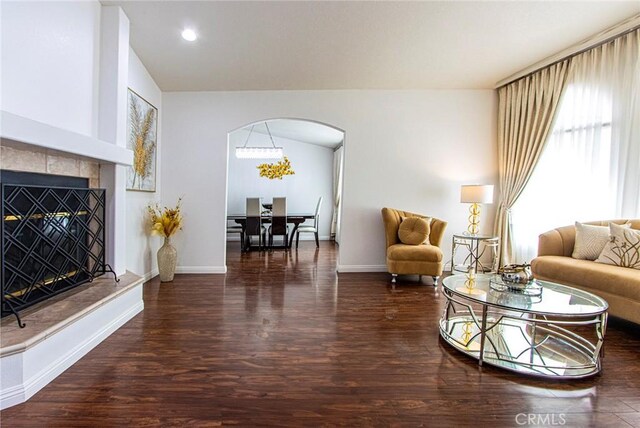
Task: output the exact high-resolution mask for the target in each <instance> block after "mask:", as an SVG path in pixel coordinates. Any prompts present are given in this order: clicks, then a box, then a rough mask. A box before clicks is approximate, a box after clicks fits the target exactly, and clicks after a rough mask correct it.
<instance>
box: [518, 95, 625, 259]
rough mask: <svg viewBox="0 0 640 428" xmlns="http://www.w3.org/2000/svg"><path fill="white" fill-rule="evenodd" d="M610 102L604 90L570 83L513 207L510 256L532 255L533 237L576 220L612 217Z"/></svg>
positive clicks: (614, 206)
mask: <svg viewBox="0 0 640 428" xmlns="http://www.w3.org/2000/svg"><path fill="white" fill-rule="evenodd" d="M611 120H612V103H611V97H610V95H609V92H608V91H607V90H603V87H602V86H600V87H597V86H592V85H587V84H572V85H570V86H568V87H567V88H566V91H565V93H564V95H563V98H562V100H561V101H560V106H559V111H558V117H557V119H556V121H555V123H554V125H553V131H552V133H551V136H550V137H549V140H548V141H547V144H546V146H545V149H544V151H543V153H542V155H541V157H540V160H539V162H538V165H537V166H536V169H535V171H534V172H533V175H532V176H531V179H530V180H529V183H528V184H527V186H526V187H525V190H524V191H523V193H522V195H521V196H520V198H518V200H517V201H516V204H515V205H514V207H513V209H512V225H513V237H514V242H515V252H514V257H515V260H516V261H517V262H528V261H530V260H532V259H533V258H534V257H535V256H536V255H537V248H538V235H540V234H541V233H543V232H545V231H547V230H550V229H553V228H555V227H559V226H564V225H570V224H573V222H575V221H576V220H577V221H590V220H604V219H609V218H614V217H615V208H616V201H615V198H616V195H615V192H613V191H612V188H613V185H614V183H613V180H614V174H613V173H612V172H613V171H612V142H611Z"/></svg>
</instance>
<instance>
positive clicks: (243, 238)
mask: <svg viewBox="0 0 640 428" xmlns="http://www.w3.org/2000/svg"><path fill="white" fill-rule="evenodd" d="M227 141H228V152H227V153H228V159H227V198H226V212H227V246H226V260H227V261H229V260H230V258H233V260H238V257H242V256H244V257H245V259H247V258H250V257H253V256H256V255H257V254H260V253H265V252H267V253H269V254H273V253H280V252H281V253H282V254H286V255H288V256H289V257H290V258H296V259H298V258H299V257H307V258H308V257H311V258H312V259H313V260H314V261H315V262H316V263H317V262H318V261H319V260H323V261H326V260H327V259H330V260H332V261H333V263H336V262H337V252H338V248H339V243H340V225H341V216H342V204H343V200H342V189H343V181H344V180H343V177H344V144H345V132H344V131H343V130H342V129H339V128H337V127H335V126H332V125H328V124H325V123H322V122H318V121H314V120H308V119H297V118H274V119H265V120H260V121H256V122H253V123H249V124H247V125H244V126H242V127H239V128H237V129H234V130H232V131H230V132H229V133H228V136H227ZM274 147H275V148H277V149H278V150H274V149H273V148H274ZM250 148H252V149H251V150H249V149H250ZM238 149H239V150H238ZM268 149H271V151H272V152H280V149H282V150H281V151H282V152H283V153H282V154H281V155H282V158H277V159H265V158H262V156H263V154H260V153H265V152H267V151H268ZM279 155H280V154H278V156H279ZM248 198H259V199H260V201H259V202H260V204H261V208H260V211H261V223H262V224H261V226H260V227H262V228H264V229H262V230H263V233H264V235H263V236H262V237H261V236H260V235H252V236H249V233H255V232H256V230H254V229H255V227H254V226H250V225H248V224H247V221H249V222H250V221H251V220H247V214H248V213H247V206H248V205H247V204H248V203H250V202H248ZM274 198H285V200H286V204H285V205H286V214H287V229H286V235H281V236H279V237H276V236H275V233H270V232H274V231H275V223H274V225H273V228H274V229H271V227H272V226H271V218H270V217H269V216H272V215H275V214H279V213H275V214H274V212H273V211H272V210H273V209H274V207H273V201H274ZM320 200H322V202H321V204H320V207H319V208H317V207H318V203H319V201H320ZM277 205H278V206H280V205H282V200H279V201H277ZM249 214H252V213H249ZM253 214H255V212H254V213H253ZM301 216H302V217H304V218H301ZM273 218H275V217H273ZM247 229H251V230H247ZM314 229H315V231H314ZM271 236H273V238H271ZM285 236H286V237H285ZM276 238H277V239H276ZM284 247H288V248H284ZM323 248H326V249H327V250H326V251H325V252H324V253H323V251H322V250H323ZM324 256H326V257H324ZM307 261H308V260H307ZM227 265H229V263H227Z"/></svg>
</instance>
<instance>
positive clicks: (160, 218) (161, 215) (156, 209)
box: [147, 198, 182, 238]
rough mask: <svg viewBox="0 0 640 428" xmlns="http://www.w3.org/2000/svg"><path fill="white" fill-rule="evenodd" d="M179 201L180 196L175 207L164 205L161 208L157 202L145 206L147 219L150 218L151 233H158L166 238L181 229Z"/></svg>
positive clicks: (180, 200)
mask: <svg viewBox="0 0 640 428" xmlns="http://www.w3.org/2000/svg"><path fill="white" fill-rule="evenodd" d="M181 202H182V198H180V199H178V203H177V204H176V206H175V208H168V207H164V209H162V210H161V209H160V206H159V205H158V204H157V203H156V204H154V205H148V206H147V211H149V219H150V220H151V234H152V235H160V236H164V237H167V238H168V237H170V236H172V235H174V234H175V233H176V232H177V231H179V230H181V229H182V213H181V211H180V209H181V208H180V203H181Z"/></svg>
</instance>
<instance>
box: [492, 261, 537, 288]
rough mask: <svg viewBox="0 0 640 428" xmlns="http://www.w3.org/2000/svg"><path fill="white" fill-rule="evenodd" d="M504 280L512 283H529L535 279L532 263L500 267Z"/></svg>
mask: <svg viewBox="0 0 640 428" xmlns="http://www.w3.org/2000/svg"><path fill="white" fill-rule="evenodd" d="M498 274H499V275H500V278H501V279H502V281H504V282H505V283H508V284H512V285H516V284H519V285H527V284H529V283H530V282H531V281H533V274H532V273H531V265H530V264H522V265H506V266H504V267H501V268H500V269H498Z"/></svg>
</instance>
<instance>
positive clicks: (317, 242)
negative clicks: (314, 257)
mask: <svg viewBox="0 0 640 428" xmlns="http://www.w3.org/2000/svg"><path fill="white" fill-rule="evenodd" d="M314 235H316V248H320V239H318V232H315V233H314Z"/></svg>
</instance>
